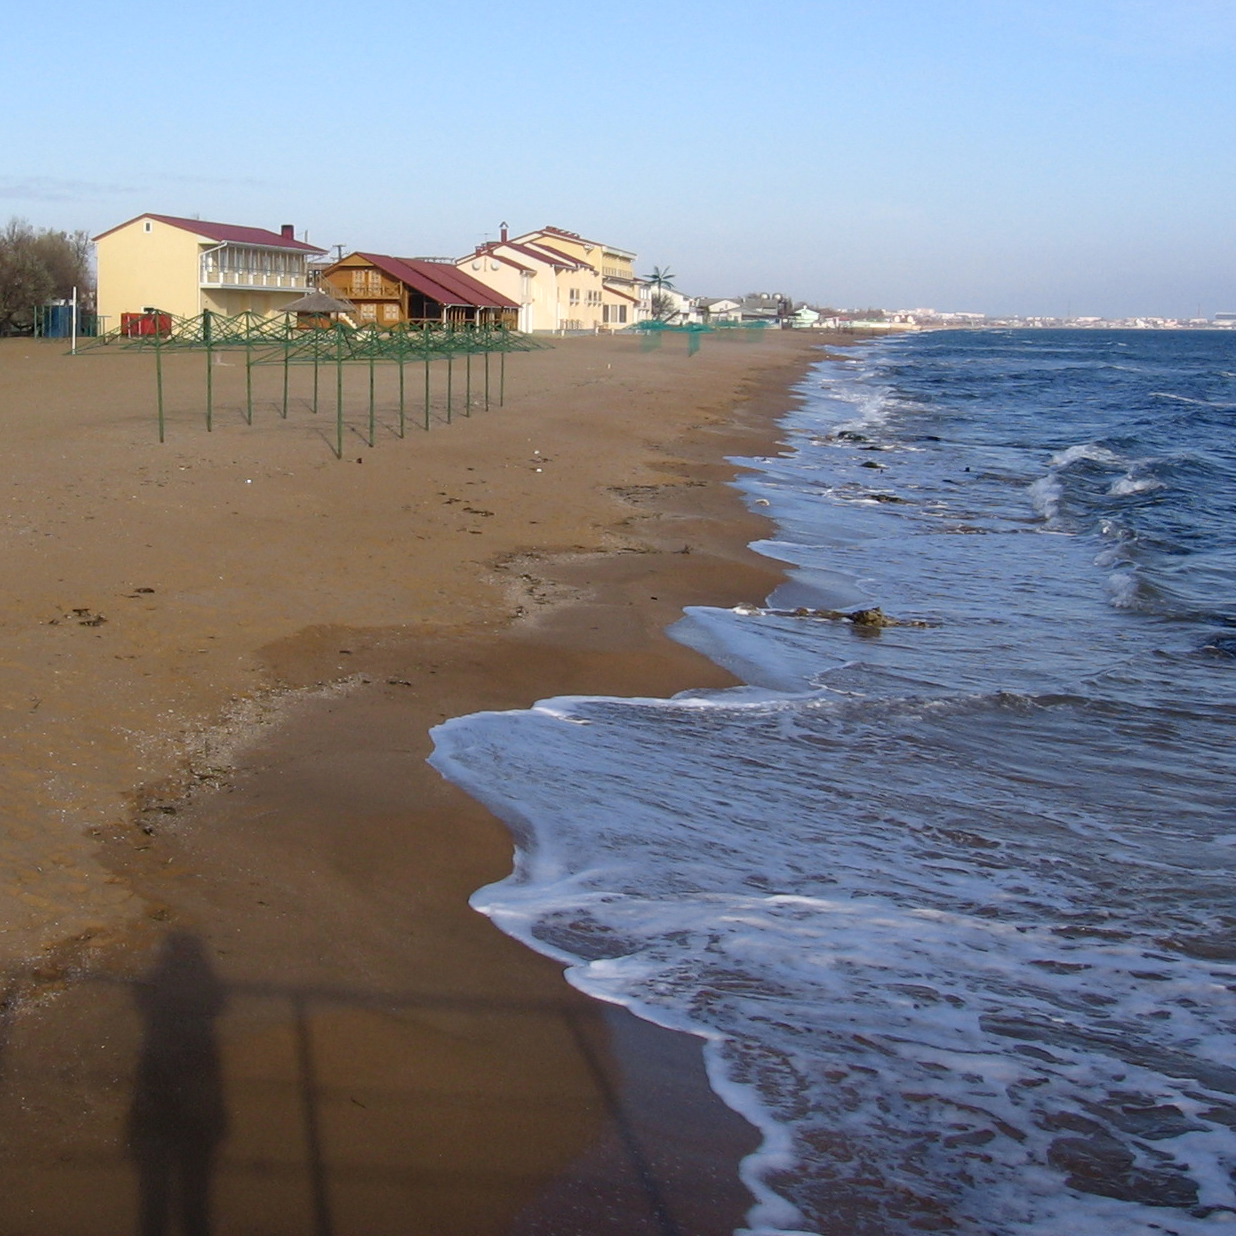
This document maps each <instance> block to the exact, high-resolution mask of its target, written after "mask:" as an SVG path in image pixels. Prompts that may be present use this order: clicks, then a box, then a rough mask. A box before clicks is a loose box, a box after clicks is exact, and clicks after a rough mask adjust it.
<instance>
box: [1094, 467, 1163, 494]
mask: <svg viewBox="0 0 1236 1236" xmlns="http://www.w3.org/2000/svg"><path fill="white" fill-rule="evenodd" d="M1162 488H1163V482H1162V481H1159V480H1156V479H1155V478H1154V477H1153V476H1134V475H1133V474H1132V473H1126V474H1125V475H1124V476H1122V477H1121V478H1120V479H1119V480H1116V481H1113V482H1112V483H1111V485H1110V486H1109V488H1108V490H1107V492H1108V493H1109V494H1111V496H1112V497H1113V498H1129V497H1132V496H1133V495H1135V494H1147V493H1152V492H1153V491H1154V490H1156V489H1162Z"/></svg>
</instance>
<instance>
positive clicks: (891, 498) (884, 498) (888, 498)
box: [867, 494, 907, 503]
mask: <svg viewBox="0 0 1236 1236" xmlns="http://www.w3.org/2000/svg"><path fill="white" fill-rule="evenodd" d="M867 496H868V497H869V498H874V499H875V500H876V501H877V502H901V503H904V502H906V501H907V499H905V498H899V497H897V495H896V494H868V495H867Z"/></svg>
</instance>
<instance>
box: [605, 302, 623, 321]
mask: <svg viewBox="0 0 1236 1236" xmlns="http://www.w3.org/2000/svg"><path fill="white" fill-rule="evenodd" d="M603 321H605V322H608V323H609V324H610V325H611V326H625V325H626V321H627V307H626V305H606V306H605V316H604V318H603Z"/></svg>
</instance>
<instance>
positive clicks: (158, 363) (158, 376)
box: [154, 310, 163, 442]
mask: <svg viewBox="0 0 1236 1236" xmlns="http://www.w3.org/2000/svg"><path fill="white" fill-rule="evenodd" d="M154 326H155V386H156V387H157V388H158V392H159V441H160V442H162V441H163V346H162V342H161V339H160V335H161V332H160V330H159V313H158V311H157V310H156V311H155V314H154Z"/></svg>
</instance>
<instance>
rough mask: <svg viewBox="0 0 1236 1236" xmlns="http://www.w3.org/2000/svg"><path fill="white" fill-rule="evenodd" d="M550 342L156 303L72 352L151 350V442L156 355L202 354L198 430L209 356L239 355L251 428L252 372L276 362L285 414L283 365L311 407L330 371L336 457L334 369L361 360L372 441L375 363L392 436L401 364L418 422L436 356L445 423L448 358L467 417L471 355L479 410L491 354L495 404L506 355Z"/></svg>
mask: <svg viewBox="0 0 1236 1236" xmlns="http://www.w3.org/2000/svg"><path fill="white" fill-rule="evenodd" d="M548 346H550V345H548V344H546V343H542V342H540V341H538V340H535V339H533V338H531V337H530V336H528V335H523V334H520V333H519V332H518V331H513V330H509V329H507V328H506V327H502V326H455V325H441V326H439V325H411V324H409V323H400V324H399V325H396V326H391V327H381V328H380V327H377V326H359V327H358V326H353V325H352V324H351V323H349V322H342V321H339V320H335V321H333V322H331V323H330V324H329V325H325V326H323V325H312V326H306V325H303V324H302V323H300V322H299V320H297V319H296V318H295V316H294V315H293V314H291V313H284V314H280V315H278V316H276V317H262V316H261V315H259V314H256V313H252V312H245V313H239V314H236V315H235V316H231V317H229V316H227V315H225V314H221V313H215V312H213V311H212V310H209V309H207V310H205V311H204V312H202V313H200V314H198V315H197V316H196V317H191V318H181V317H176V316H175V315H173V314H170V313H163V312H160V311H159V310H157V309H152V310H149V311H147V312H144V313H143V314H141V315H140V316H136V317H133V318H130V319H129V320H128V324H127V327H126V328H121V329H118V330H113V331H109V332H108V333H107V334H105V335H102V336H100V337H98V338H96V339H92V340H90V341H89V342H88V343H85V344H79V345H78V349H77V354H78V355H79V356H80V355H83V354H89V353H91V352H95V351H97V350H99V349H103V348H112V349H118V350H123V351H133V350H137V351H144V352H153V353H154V356H155V387H156V392H157V393H156V399H157V404H158V422H159V441H160V442H163V441H164V440H165V436H166V417H165V414H164V400H163V356H164V354H165V353H167V352H204V353H205V354H206V391H205V394H206V429H207V432H210V431H211V430H213V428H214V363H215V360H214V358H215V354H216V353H219V352H240V351H243V352H244V354H245V420H246V422H247V423H248V424H250V425H252V424H253V371H254V369H258V368H262V367H269V366H282V368H283V399H282V406H281V411H280V415H281V416H282V417H284V418H285V419H286V417H287V415H288V400H289V386H290V378H291V371H292V369H293V367H294V366H312V369H313V396H312V405H311V406H312V408H313V411H314V412H315V413H316V412H317V411H318V410H319V406H320V397H321V393H322V392H321V386H322V382H321V373H322V370H323V369H326V370H327V371H329V369H330V367H331V366H333V367H334V370H335V401H334V402H335V444H334V449H335V456H336V458H339V459H342V458H343V435H344V381H343V375H344V370H345V368H346V367H347V366H348V365H362V366H367V367H368V370H369V405H368V413H369V415H368V434H367V438H368V443H369V445H370V446H373V445H374V441H375V427H376V416H377V412H376V406H377V405H376V398H375V387H376V370H377V367H378V366H379V365H395V366H397V367H398V371H399V437H401V438H402V437H403V436H404V435H405V432H406V428H407V416H408V403H407V383H406V368H407V366H408V365H410V364H420V365H423V367H424V401H423V402H424V407H423V420H422V423H423V426H424V428H425V429H426V430H428V429H429V427H430V423H431V415H430V410H431V401H432V390H431V380H430V365H431V363H432V362H433V361H445V362H446V364H445V403H446V420H447V423H448V424H449V423H450V421H451V419H452V416H453V414H454V407H455V397H456V392H455V385H456V383H455V364H456V362H457V360H459V359H460V358H462V360H463V368H464V373H463V387H464V390H463V400H462V406H461V407H460V411H461V412H462V413H463V414H464V415H465V416H468V415H471V408H472V405H473V358H474V357H476V358H479V364H480V368H481V371H482V372H481V373H480V374H478V375H477V380H478V382H479V383H482V384H483V399H484V405H485V407H486V408H488V407H490V405H491V402H493V401H494V399H495V392H494V389H493V386H494V380H495V375H492V373H491V364H490V360H491V357H493V356H497V358H498V364H497V374H496V386H497V390H496V402H497V403H498V406H499V407H501V406H502V404H503V403H504V402H505V398H506V357H507V353H508V352H529V351H533V350H536V349H540V348H545V347H548Z"/></svg>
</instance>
